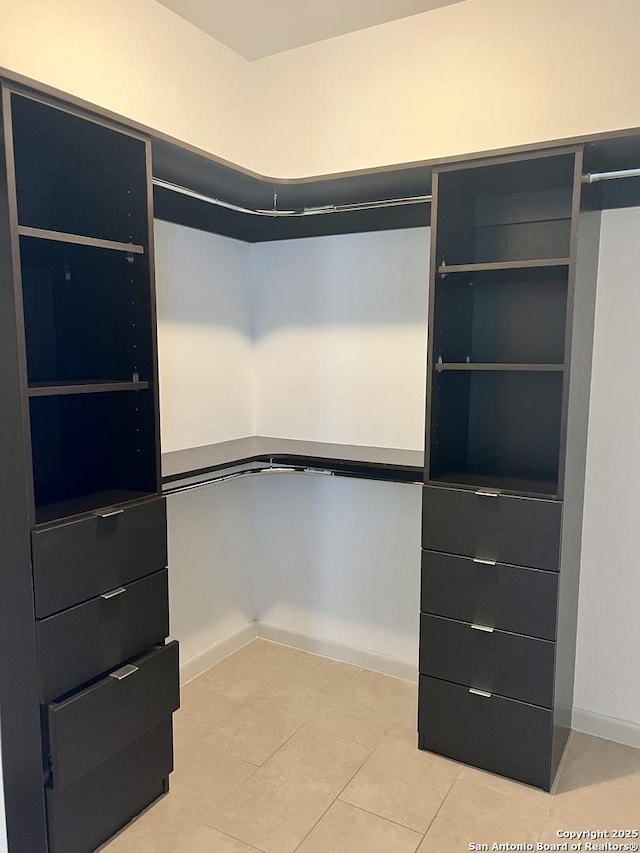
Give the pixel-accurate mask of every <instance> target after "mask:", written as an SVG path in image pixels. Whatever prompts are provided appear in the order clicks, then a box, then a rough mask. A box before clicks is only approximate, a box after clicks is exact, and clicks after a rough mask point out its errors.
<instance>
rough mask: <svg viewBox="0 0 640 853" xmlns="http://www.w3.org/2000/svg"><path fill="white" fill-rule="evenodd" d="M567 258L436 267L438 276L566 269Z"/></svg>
mask: <svg viewBox="0 0 640 853" xmlns="http://www.w3.org/2000/svg"><path fill="white" fill-rule="evenodd" d="M568 266H569V258H535V259H533V260H530V261H498V262H496V263H491V264H444V265H441V266H439V267H438V274H439V275H449V274H451V273H458V272H491V271H493V270H495V271H499V270H531V269H544V268H546V267H568Z"/></svg>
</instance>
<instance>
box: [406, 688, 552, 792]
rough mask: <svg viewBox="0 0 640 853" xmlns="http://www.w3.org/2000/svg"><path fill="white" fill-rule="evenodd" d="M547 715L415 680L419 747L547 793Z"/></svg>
mask: <svg viewBox="0 0 640 853" xmlns="http://www.w3.org/2000/svg"><path fill="white" fill-rule="evenodd" d="M551 718H552V712H551V711H548V710H546V709H543V708H538V707H536V706H534V705H526V704H524V703H523V702H516V701H514V700H512V699H503V698H502V697H499V696H491V697H490V698H486V697H484V696H477V695H475V694H473V693H469V690H468V689H467V688H466V687H461V686H460V685H458V684H449V683H448V682H446V681H439V680H438V679H436V678H427V677H426V676H424V675H421V676H420V691H419V705H418V730H419V735H420V746H421V747H422V748H423V749H429V750H431V751H432V752H437V753H439V754H440V755H446V756H447V757H449V758H453V759H454V760H456V761H461V762H463V763H465V764H471V765H474V766H476V767H482V768H483V769H485V770H489V771H491V772H492V773H497V774H499V775H500V776H509V777H510V778H512V779H517V780H519V781H520V782H525V783H526V784H527V785H535V786H536V787H538V788H543V789H544V790H545V791H548V790H549V787H550V784H551V780H550V775H551V771H550V765H551V733H552V721H551Z"/></svg>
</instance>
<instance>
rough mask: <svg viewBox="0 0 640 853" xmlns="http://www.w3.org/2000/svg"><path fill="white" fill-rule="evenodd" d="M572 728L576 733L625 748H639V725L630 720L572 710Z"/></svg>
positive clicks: (578, 709)
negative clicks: (625, 745)
mask: <svg viewBox="0 0 640 853" xmlns="http://www.w3.org/2000/svg"><path fill="white" fill-rule="evenodd" d="M571 725H572V727H573V728H574V729H575V730H576V731H578V732H584V734H587V735H595V736H596V737H602V738H605V739H606V740H614V741H616V743H624V744H627V746H636V747H640V723H632V722H631V721H630V720H620V719H618V718H617V717H606V716H605V715H604V714H596V713H595V712H594V711H586V710H585V709H584V708H574V709H573V716H572V719H571Z"/></svg>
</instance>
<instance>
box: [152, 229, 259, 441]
mask: <svg viewBox="0 0 640 853" xmlns="http://www.w3.org/2000/svg"><path fill="white" fill-rule="evenodd" d="M155 237H156V291H157V305H158V349H159V369H160V414H161V426H162V450H163V452H168V451H170V450H181V449H183V448H185V447H199V446H200V445H204V444H212V443H213V442H216V441H226V440H227V439H231V438H239V437H241V436H245V435H253V433H254V418H253V343H252V339H251V307H250V282H251V260H250V247H249V246H248V244H246V243H242V242H241V241H239V240H231V239H229V238H228V237H220V236H218V235H217V234H207V233H205V232H204V231H195V230H194V229H192V228H183V227H182V226H178V225H172V224H170V223H167V222H159V221H156V225H155Z"/></svg>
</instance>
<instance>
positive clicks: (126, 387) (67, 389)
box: [29, 382, 149, 397]
mask: <svg viewBox="0 0 640 853" xmlns="http://www.w3.org/2000/svg"><path fill="white" fill-rule="evenodd" d="M148 387H149V383H148V382H34V383H33V384H32V385H29V396H30V397H60V396H64V395H67V394H103V393H107V392H109V391H145V390H146V389H147V388H148Z"/></svg>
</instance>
